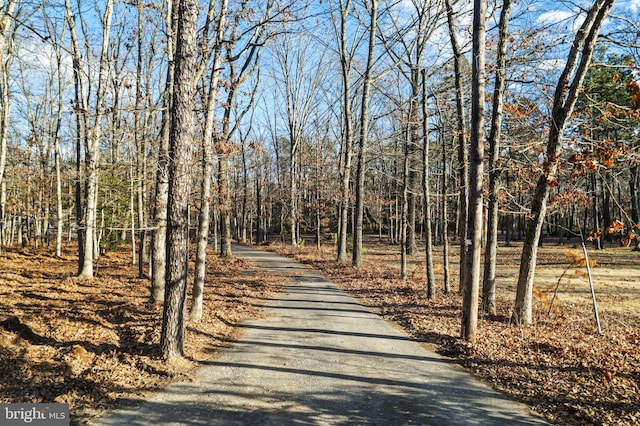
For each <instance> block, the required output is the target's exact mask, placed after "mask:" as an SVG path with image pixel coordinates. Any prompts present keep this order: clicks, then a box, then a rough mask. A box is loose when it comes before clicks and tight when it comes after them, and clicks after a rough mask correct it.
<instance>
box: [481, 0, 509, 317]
mask: <svg viewBox="0 0 640 426" xmlns="http://www.w3.org/2000/svg"><path fill="white" fill-rule="evenodd" d="M510 14H511V0H503V2H502V11H501V12H500V22H499V23H498V57H497V58H496V80H495V84H494V89H493V109H492V112H491V130H490V132H489V140H488V143H489V205H488V207H487V210H488V212H487V245H486V248H485V254H484V277H483V282H482V309H483V311H484V312H487V313H489V314H492V315H493V314H495V313H496V256H497V248H498V210H499V209H498V188H497V186H498V179H499V178H500V169H499V167H498V156H499V155H500V138H501V134H502V111H503V108H504V89H505V66H506V58H507V36H508V34H509V15H510Z"/></svg>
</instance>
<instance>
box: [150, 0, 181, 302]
mask: <svg viewBox="0 0 640 426" xmlns="http://www.w3.org/2000/svg"><path fill="white" fill-rule="evenodd" d="M166 4H167V32H168V36H167V57H168V61H169V64H168V67H167V76H166V82H165V89H164V94H163V100H164V110H163V113H162V130H161V134H160V147H159V150H158V151H159V152H158V166H157V167H158V168H157V170H156V188H155V197H154V198H155V203H154V208H153V222H154V225H155V230H154V232H153V247H152V251H153V259H152V263H153V268H152V275H151V299H152V300H153V301H154V302H155V303H163V302H164V293H165V282H166V275H165V274H166V261H167V251H166V244H167V203H168V196H169V161H170V158H169V136H170V131H171V111H172V102H173V83H174V74H175V61H174V55H175V41H176V33H177V23H178V15H177V13H178V8H177V7H175V6H174V4H173V1H172V0H168V1H167V2H166Z"/></svg>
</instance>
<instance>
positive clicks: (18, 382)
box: [0, 247, 282, 422]
mask: <svg viewBox="0 0 640 426" xmlns="http://www.w3.org/2000/svg"><path fill="white" fill-rule="evenodd" d="M72 249H73V248H72V247H69V248H68V250H72ZM129 250H130V248H129ZM192 257H193V256H192ZM130 259H131V255H130V251H128V250H126V248H123V249H122V250H120V251H116V252H111V253H106V254H104V255H102V256H101V257H100V259H99V260H98V262H97V265H96V277H95V278H93V279H90V280H78V279H77V278H75V276H74V275H75V271H76V268H77V260H76V258H75V254H74V253H72V252H71V251H67V252H65V253H63V256H62V258H60V259H58V258H55V257H54V256H52V255H50V254H48V253H47V251H46V250H37V249H28V248H26V249H9V250H8V251H5V252H3V253H2V254H0V402H3V403H10V402H34V403H35V402H60V403H68V404H70V406H71V412H72V416H73V418H74V420H75V421H77V422H84V421H86V420H87V419H89V418H91V417H92V416H95V415H97V414H98V413H99V411H100V410H101V409H105V408H108V407H112V406H113V405H114V404H115V403H116V402H118V401H131V400H136V399H138V398H141V397H142V395H143V393H144V392H145V391H151V390H154V389H157V388H160V387H163V386H166V385H167V384H168V383H170V382H172V381H175V380H178V379H184V380H189V378H190V373H191V372H193V370H194V369H195V368H197V367H198V366H199V361H203V360H207V359H211V358H212V357H213V356H214V354H215V353H216V352H217V351H219V350H220V349H221V348H224V347H226V346H227V345H228V344H229V343H230V341H232V340H233V339H234V336H235V334H236V327H234V326H235V325H236V324H238V323H239V322H240V321H242V320H243V319H245V318H248V317H253V316H256V315H258V314H259V310H260V308H261V306H262V305H263V301H264V300H265V299H268V298H271V297H273V295H274V294H275V292H276V291H277V290H278V287H279V286H280V285H281V284H282V279H274V278H273V277H271V276H270V275H268V274H264V273H261V274H260V275H259V276H258V274H252V273H248V272H247V271H248V270H249V269H250V264H249V263H248V262H246V261H243V260H240V259H237V258H232V259H221V258H219V257H218V256H217V254H215V253H213V252H210V253H209V257H208V259H209V260H208V265H207V278H206V283H205V294H204V315H203V319H202V321H201V322H198V323H193V322H189V323H188V325H187V337H186V355H187V357H186V359H182V360H174V361H171V362H167V361H163V360H162V359H161V357H160V353H159V341H160V330H161V321H162V306H160V305H156V304H154V303H151V302H150V284H149V280H148V279H146V278H138V267H137V266H136V265H132V264H131V260H130ZM191 267H192V268H193V265H191ZM191 275H192V274H191ZM191 285H192V284H191V283H189V288H190V286H191Z"/></svg>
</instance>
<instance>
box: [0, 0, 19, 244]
mask: <svg viewBox="0 0 640 426" xmlns="http://www.w3.org/2000/svg"><path fill="white" fill-rule="evenodd" d="M17 3H18V2H17V0H9V1H8V2H7V3H5V2H4V1H2V0H0V107H1V109H2V111H1V112H0V185H2V188H5V186H4V185H5V183H4V169H5V167H6V164H7V138H8V132H9V117H10V111H11V97H10V96H9V61H10V59H11V50H10V49H7V39H8V38H10V36H11V33H12V32H13V31H14V22H13V18H14V14H15V11H16V5H17ZM9 45H10V43H9ZM4 193H5V192H4V190H2V198H3V200H4ZM4 207H5V203H4V202H1V203H0V250H1V249H2V244H3V243H4V241H3V234H4V232H3V231H4V223H5V211H4Z"/></svg>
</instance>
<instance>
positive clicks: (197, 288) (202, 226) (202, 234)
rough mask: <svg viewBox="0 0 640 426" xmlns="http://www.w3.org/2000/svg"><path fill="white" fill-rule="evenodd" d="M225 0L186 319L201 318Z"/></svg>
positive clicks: (212, 76) (206, 131) (209, 99)
mask: <svg viewBox="0 0 640 426" xmlns="http://www.w3.org/2000/svg"><path fill="white" fill-rule="evenodd" d="M212 3H213V2H212ZM227 4H228V0H223V1H222V3H221V5H220V13H219V15H218V21H217V22H216V34H215V43H214V47H213V65H212V66H211V71H210V72H211V74H210V77H209V93H208V94H207V101H206V119H205V125H204V134H203V136H202V164H203V170H202V188H201V192H202V195H201V196H202V201H201V207H200V214H199V217H198V237H197V250H196V270H195V277H194V280H193V291H192V296H191V297H192V302H191V310H190V311H189V319H190V320H191V321H200V320H201V319H202V298H203V294H204V280H205V272H206V258H207V245H208V243H209V218H210V216H211V184H212V178H213V132H214V121H215V109H216V99H217V97H218V81H219V76H220V66H221V63H222V39H223V35H224V28H225V20H226V15H227Z"/></svg>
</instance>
